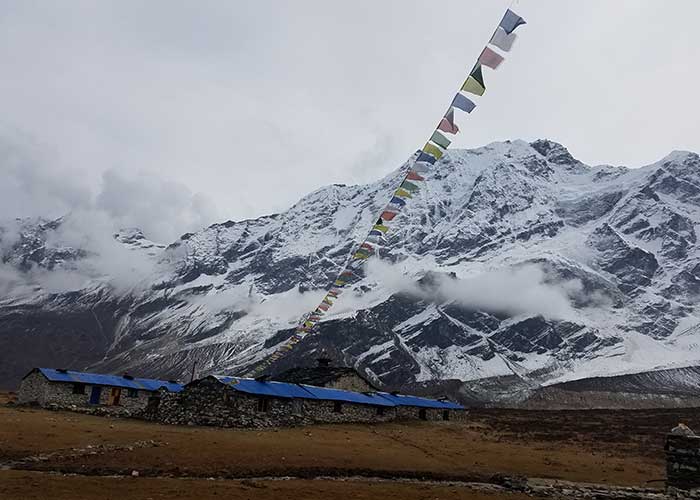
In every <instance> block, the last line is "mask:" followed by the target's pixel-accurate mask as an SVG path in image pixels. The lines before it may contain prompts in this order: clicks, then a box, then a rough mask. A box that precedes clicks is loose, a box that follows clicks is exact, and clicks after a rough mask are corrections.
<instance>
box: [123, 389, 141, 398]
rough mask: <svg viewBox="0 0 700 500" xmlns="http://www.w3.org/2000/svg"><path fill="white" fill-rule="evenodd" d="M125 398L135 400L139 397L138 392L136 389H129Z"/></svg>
mask: <svg viewBox="0 0 700 500" xmlns="http://www.w3.org/2000/svg"><path fill="white" fill-rule="evenodd" d="M126 396H127V397H129V398H137V397H139V390H138V389H129V390H128V391H127V392H126Z"/></svg>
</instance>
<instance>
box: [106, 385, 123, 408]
mask: <svg viewBox="0 0 700 500" xmlns="http://www.w3.org/2000/svg"><path fill="white" fill-rule="evenodd" d="M121 395H122V389H121V387H112V391H111V392H110V393H109V405H110V406H117V405H119V398H120V397H121Z"/></svg>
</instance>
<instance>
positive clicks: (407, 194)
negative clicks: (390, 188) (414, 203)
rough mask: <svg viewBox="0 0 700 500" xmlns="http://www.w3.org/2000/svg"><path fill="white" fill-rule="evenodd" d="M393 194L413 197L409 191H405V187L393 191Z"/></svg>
mask: <svg viewBox="0 0 700 500" xmlns="http://www.w3.org/2000/svg"><path fill="white" fill-rule="evenodd" d="M394 195H395V196H401V197H403V198H413V196H412V195H411V193H409V192H408V191H406V190H405V189H401V188H399V189H397V190H396V192H395V193H394Z"/></svg>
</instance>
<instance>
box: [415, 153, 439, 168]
mask: <svg viewBox="0 0 700 500" xmlns="http://www.w3.org/2000/svg"><path fill="white" fill-rule="evenodd" d="M420 161H422V162H425V163H430V164H431V165H433V164H434V163H435V158H434V157H432V156H430V155H429V154H426V153H425V152H424V151H421V152H420V154H419V155H418V158H417V159H416V163H417V162H420Z"/></svg>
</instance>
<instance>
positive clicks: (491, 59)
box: [479, 47, 503, 69]
mask: <svg viewBox="0 0 700 500" xmlns="http://www.w3.org/2000/svg"><path fill="white" fill-rule="evenodd" d="M479 62H480V63H481V64H483V65H484V66H488V67H489V68H491V69H496V68H498V66H499V65H500V64H501V63H502V62H503V57H502V56H501V55H500V54H497V53H496V52H494V51H493V50H491V49H490V48H488V47H484V50H483V52H482V53H481V55H480V56H479Z"/></svg>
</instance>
